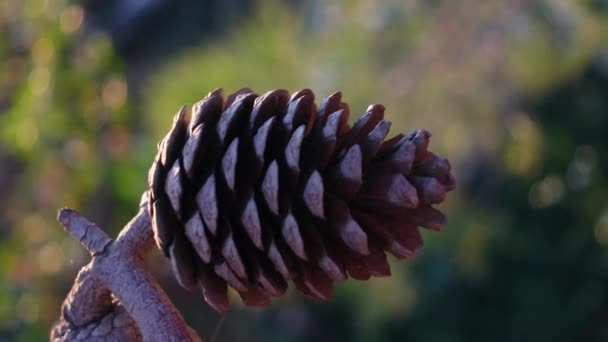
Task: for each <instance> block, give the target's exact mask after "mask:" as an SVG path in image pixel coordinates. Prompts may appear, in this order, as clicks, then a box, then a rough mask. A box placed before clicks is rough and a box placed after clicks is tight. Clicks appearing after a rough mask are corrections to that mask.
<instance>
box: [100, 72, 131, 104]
mask: <svg viewBox="0 0 608 342" xmlns="http://www.w3.org/2000/svg"><path fill="white" fill-rule="evenodd" d="M101 99H102V101H103V104H104V105H105V106H106V107H108V108H110V109H112V110H116V109H119V108H120V107H121V106H122V105H123V104H124V103H125V101H126V100H127V83H126V82H125V80H124V79H122V78H120V77H113V78H111V79H109V80H107V81H106V82H105V83H104V84H103V87H102V89H101Z"/></svg>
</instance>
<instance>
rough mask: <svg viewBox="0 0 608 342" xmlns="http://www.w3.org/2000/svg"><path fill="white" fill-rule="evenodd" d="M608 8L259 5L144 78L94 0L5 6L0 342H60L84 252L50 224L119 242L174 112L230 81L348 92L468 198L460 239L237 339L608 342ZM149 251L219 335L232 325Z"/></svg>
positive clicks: (287, 301)
mask: <svg viewBox="0 0 608 342" xmlns="http://www.w3.org/2000/svg"><path fill="white" fill-rule="evenodd" d="M606 9H607V7H606V4H605V1H566V0H555V1H550V0H545V1H543V0H536V1H531V0H529V1H498V0H490V1H483V2H480V1H475V0H460V1H454V2H450V1H408V2H404V1H398V0H382V1H381V0H376V1H372V0H357V1H356V0H341V1H334V2H323V1H318V0H317V1H311V2H309V3H307V4H306V5H298V6H296V7H294V6H292V7H289V6H287V5H285V4H283V3H280V2H277V1H266V2H264V1H262V2H260V3H259V5H258V9H257V10H256V11H254V12H252V13H250V14H249V15H248V16H247V19H246V20H245V21H244V22H243V23H241V24H239V25H235V26H234V27H231V28H230V30H229V31H230V32H229V33H228V34H227V35H217V36H215V37H211V38H208V39H206V40H205V41H203V42H202V43H200V44H198V45H196V46H187V47H185V48H184V49H183V50H181V51H180V52H179V53H176V54H174V55H172V56H171V57H170V58H169V59H168V60H166V61H163V63H162V65H161V66H160V67H159V68H156V67H154V68H150V69H149V70H148V69H145V68H140V69H138V70H139V71H138V72H140V73H142V75H138V77H128V74H127V72H129V67H130V66H129V65H127V64H126V63H125V62H124V61H123V60H122V58H120V57H119V56H117V55H116V53H115V51H114V49H113V47H112V42H111V41H110V39H109V38H108V37H107V36H106V35H105V34H104V33H103V32H100V31H98V30H95V29H94V28H93V27H92V26H88V25H87V17H86V13H85V11H84V10H83V8H82V7H80V5H78V4H74V3H72V2H69V1H66V0H24V1H22V2H16V1H13V2H3V3H1V4H0V142H1V144H0V185H2V187H3V188H4V190H5V193H4V196H2V198H0V212H2V216H1V218H0V340H5V339H6V340H11V341H12V340H22V341H30V340H41V339H44V338H46V335H47V332H48V329H49V326H50V324H51V323H52V321H53V320H54V319H55V318H56V317H58V314H59V305H60V302H61V300H62V299H63V297H64V295H65V294H66V292H67V290H68V289H69V286H70V285H71V282H72V280H73V277H74V275H75V273H76V271H77V269H78V268H79V267H81V266H82V265H83V264H84V263H85V262H86V260H87V258H88V257H87V256H86V255H85V253H84V251H83V250H82V248H81V247H80V246H78V244H77V243H76V242H75V241H73V240H71V239H69V238H68V237H67V236H66V234H64V233H63V232H62V230H61V228H60V227H59V225H58V224H56V223H54V220H53V218H54V216H55V212H56V210H57V208H60V207H62V206H66V205H67V206H71V207H74V208H77V209H79V210H81V211H83V212H84V213H85V214H86V215H87V216H88V217H91V218H92V219H93V220H94V221H96V222H97V223H99V224H100V225H101V226H102V227H104V228H105V229H108V230H109V231H110V232H112V233H115V232H116V231H117V229H118V228H119V227H120V226H121V225H122V224H124V223H125V222H126V221H127V219H128V218H129V216H130V215H132V214H133V212H134V211H135V209H136V207H137V203H138V200H139V194H140V193H141V191H142V190H144V188H145V176H146V169H147V167H148V164H149V162H150V161H151V160H152V158H153V155H154V149H155V142H156V141H157V140H159V139H160V137H162V136H163V135H164V133H165V132H166V130H167V129H168V127H169V123H170V121H171V119H172V114H173V113H174V112H175V111H176V110H177V109H178V108H179V107H180V105H181V104H183V103H190V104H192V103H194V102H195V101H197V100H199V99H200V98H202V97H203V96H204V95H205V94H206V93H207V92H209V91H211V90H213V89H214V88H217V87H222V88H224V89H225V90H226V91H227V92H230V91H234V90H236V89H238V88H241V87H245V86H247V87H251V88H252V89H254V90H257V91H259V92H264V91H266V90H268V89H271V88H286V89H289V90H291V91H293V90H296V89H298V88H303V87H309V88H311V89H313V90H314V91H315V92H316V94H317V96H318V97H319V98H318V100H320V99H321V98H322V97H323V96H325V95H328V94H329V93H331V92H333V91H336V90H341V91H342V92H343V95H344V99H345V100H346V101H347V102H349V104H350V107H351V110H352V111H353V112H354V113H356V112H357V111H359V112H363V111H364V109H365V108H366V106H367V105H368V104H369V103H372V102H374V101H377V102H381V103H383V104H385V106H386V107H387V117H388V118H389V119H390V120H391V121H393V127H392V131H393V132H409V131H411V130H414V129H417V128H420V127H425V128H428V129H430V130H431V131H432V132H433V138H432V143H431V144H432V145H431V147H432V149H433V150H434V151H437V152H438V153H440V154H443V155H446V156H448V157H449V158H450V160H451V161H452V165H453V168H454V170H455V174H456V178H457V180H458V184H459V188H458V190H457V191H456V193H455V194H453V196H451V197H450V198H449V200H448V203H446V205H444V206H443V209H444V210H445V211H446V212H447V213H448V215H449V217H450V224H449V225H448V226H447V228H446V229H445V231H443V232H441V233H439V234H437V233H427V232H424V237H425V242H426V245H425V248H423V250H422V251H421V252H420V253H419V254H418V255H417V256H416V257H415V258H414V259H413V260H411V261H408V262H394V261H392V269H393V276H392V277H391V278H386V279H373V280H371V281H368V282H355V281H348V282H346V283H344V284H339V285H338V286H337V287H336V291H335V292H336V293H335V295H334V299H333V301H331V302H330V303H317V302H312V301H311V300H309V299H306V298H303V297H302V296H300V295H299V294H295V293H291V292H290V293H289V294H288V295H287V296H286V297H285V298H280V299H277V300H275V301H274V303H273V305H272V306H271V307H270V308H267V309H264V310H255V309H247V308H243V307H242V306H240V304H238V300H237V299H235V300H234V301H235V302H237V303H236V304H234V307H233V308H232V310H231V311H230V312H229V313H228V314H227V317H226V320H225V322H224V323H223V326H222V327H220V333H219V340H220V341H254V340H255V341H257V340H259V341H309V340H313V339H314V340H317V341H336V340H340V341H341V340H345V341H403V340H411V341H429V342H435V341H437V342H439V341H488V340H491V341H532V340H534V341H604V340H606V339H608V329H607V328H606V327H607V326H608V324H607V323H606V322H608V248H607V246H608V184H607V181H608V155H607V154H606V152H605V151H607V150H608V146H607V145H608V139H607V138H606V137H607V136H606V127H608V122H607V121H608V115H607V114H606V113H608V91H607V89H608V40H607V37H608V12H605V11H606ZM167 34H170V32H169V33H167ZM131 63H133V62H131ZM142 70H143V71H142ZM131 76H132V75H131ZM127 80H129V81H127ZM135 95H138V96H135ZM355 116H356V115H355ZM151 258H153V259H158V260H159V262H158V263H156V262H155V265H162V266H158V267H156V268H155V270H154V271H155V273H156V276H157V277H158V278H160V279H162V280H163V285H164V286H165V288H166V289H167V291H168V293H169V294H170V296H171V297H172V299H173V300H174V301H175V302H176V304H177V305H178V306H179V308H180V310H182V311H183V313H184V315H185V316H186V319H187V320H188V322H189V323H190V324H191V325H192V326H193V327H194V328H196V329H197V330H198V331H199V332H200V334H201V335H202V336H204V337H208V336H210V335H211V334H212V333H213V331H214V329H215V328H216V324H217V322H218V320H219V317H218V316H217V314H215V313H214V312H212V311H211V310H210V309H209V308H207V307H206V306H205V305H204V303H203V301H202V300H201V299H200V297H199V296H200V295H199V294H190V293H186V292H185V291H183V290H181V289H180V288H179V287H178V286H177V285H176V283H175V281H174V280H173V279H171V275H170V272H169V271H168V270H167V267H166V264H167V263H166V261H164V259H162V258H160V257H159V255H158V253H156V254H154V255H152V256H151Z"/></svg>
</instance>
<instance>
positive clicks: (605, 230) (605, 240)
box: [593, 209, 608, 246]
mask: <svg viewBox="0 0 608 342" xmlns="http://www.w3.org/2000/svg"><path fill="white" fill-rule="evenodd" d="M593 233H594V234H595V239H596V240H597V241H598V242H599V243H601V244H603V245H607V246H608V209H606V210H604V212H603V213H602V215H601V216H600V218H599V220H597V223H596V224H595V227H594V229H593Z"/></svg>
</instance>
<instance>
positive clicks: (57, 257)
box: [38, 242, 64, 274]
mask: <svg viewBox="0 0 608 342" xmlns="http://www.w3.org/2000/svg"><path fill="white" fill-rule="evenodd" d="M63 262H64V255H63V251H62V250H61V248H60V247H59V245H58V244H57V243H56V242H49V243H47V244H45V245H44V246H42V248H40V250H39V251H38V267H39V269H40V271H42V272H43V273H46V274H55V273H57V272H58V271H59V270H60V269H61V266H62V265H63Z"/></svg>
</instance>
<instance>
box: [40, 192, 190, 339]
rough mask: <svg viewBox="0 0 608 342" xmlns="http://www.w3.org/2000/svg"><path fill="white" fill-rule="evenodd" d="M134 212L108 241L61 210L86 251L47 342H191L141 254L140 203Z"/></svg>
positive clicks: (147, 232)
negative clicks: (86, 258)
mask: <svg viewBox="0 0 608 342" xmlns="http://www.w3.org/2000/svg"><path fill="white" fill-rule="evenodd" d="M142 202H144V204H143V205H142V206H141V208H140V211H139V213H138V214H137V215H136V216H135V217H134V218H133V219H132V220H131V221H130V222H129V223H127V225H126V226H125V227H124V228H123V230H122V231H121V232H120V234H119V236H118V238H117V239H116V240H111V239H110V238H109V237H108V236H107V234H106V233H105V232H104V231H103V230H101V228H99V227H98V226H97V225H95V224H94V223H92V222H90V221H89V220H87V219H86V218H84V217H83V216H82V215H80V214H79V213H78V212H77V211H75V210H71V209H62V210H61V211H60V213H59V216H58V219H59V221H60V222H61V223H62V224H63V225H64V227H65V229H66V230H67V231H68V232H70V234H71V235H72V236H73V237H74V238H76V239H77V240H79V241H80V242H81V243H82V244H83V245H84V246H85V248H87V250H88V251H89V252H90V253H91V255H92V260H91V262H90V263H89V264H87V265H86V266H84V267H83V268H82V269H81V270H80V272H79V273H78V276H77V277H76V280H75V282H74V285H73V287H72V289H71V290H70V292H69V294H68V295H67V297H66V299H65V301H64V303H63V306H62V312H61V317H60V320H59V322H58V323H57V324H56V325H55V326H54V327H53V330H52V331H51V340H52V341H75V340H80V339H86V340H95V339H98V340H106V339H108V338H110V339H120V340H125V339H126V340H141V339H142V338H143V339H144V340H145V341H197V340H200V338H199V337H198V336H197V335H196V333H194V332H193V330H192V329H190V328H189V327H188V326H187V324H186V322H185V321H184V319H183V317H182V316H181V315H180V313H179V312H178V310H177V309H176V308H175V306H174V305H173V304H172V303H171V301H170V300H169V298H168V297H167V295H166V294H165V292H164V291H163V290H162V288H161V287H160V285H159V284H158V283H157V282H156V281H155V280H154V278H153V277H152V276H151V274H150V273H149V271H148V270H147V269H146V267H145V263H144V261H143V256H144V255H145V254H146V253H147V252H148V251H149V250H150V249H151V248H152V246H153V244H154V240H153V236H152V230H151V228H150V219H149V215H148V212H147V209H146V205H145V203H146V202H145V201H142Z"/></svg>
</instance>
